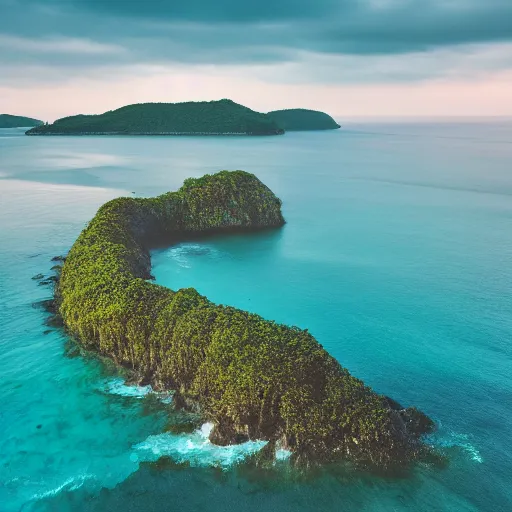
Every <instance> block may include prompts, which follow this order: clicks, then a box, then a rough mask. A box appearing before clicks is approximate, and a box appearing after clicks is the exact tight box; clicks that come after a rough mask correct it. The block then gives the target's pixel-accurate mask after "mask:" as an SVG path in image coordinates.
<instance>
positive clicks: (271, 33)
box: [0, 0, 512, 121]
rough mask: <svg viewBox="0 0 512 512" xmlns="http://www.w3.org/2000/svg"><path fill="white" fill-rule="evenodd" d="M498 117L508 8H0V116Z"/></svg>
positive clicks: (6, 4)
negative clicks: (219, 103) (282, 113)
mask: <svg viewBox="0 0 512 512" xmlns="http://www.w3.org/2000/svg"><path fill="white" fill-rule="evenodd" d="M220 98H231V99H233V100H235V101H237V102H240V103H243V104H245V105H247V106H249V107H251V108H253V109H255V110H260V111H268V110H272V109H276V108H290V107H296V106H301V107H306V108H316V109H320V110H325V111H327V112H329V113H331V114H333V115H335V116H336V117H337V118H339V119H343V118H344V117H346V118H348V117H355V116H370V117H378V116H385V117H389V116H496V115H505V116H511V115H512V0H258V1H252V0H245V1H244V0H215V1H214V0H184V1H177V0H0V112H5V113H14V114H21V115H29V116H33V117H38V118H41V119H44V120H48V121H53V120H54V119H56V118H58V117H62V116H65V115H70V114H74V113H100V112H103V111H105V110H110V109H114V108H117V107H120V106H122V105H125V104H129V103H138V102H146V101H169V102H174V101H185V100H211V99H220Z"/></svg>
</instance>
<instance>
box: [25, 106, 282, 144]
mask: <svg viewBox="0 0 512 512" xmlns="http://www.w3.org/2000/svg"><path fill="white" fill-rule="evenodd" d="M26 133H27V135H279V134H282V133H284V130H283V129H282V128H281V127H280V126H279V125H278V124H277V123H276V122H275V121H274V120H272V119H271V118H270V117H268V116H266V115H265V114H260V113H259V112H255V111H254V110H251V109H250V108H247V107H244V106H243V105H239V104H238V103H235V102H234V101H231V100H227V99H224V100H219V101H200V102H193V101H191V102H185V103H139V104H135V105H128V106H126V107H122V108H119V109H117V110H110V111H109V112H105V113H104V114H99V115H76V116H71V117H64V118H62V119H59V120H57V121H55V122H54V123H53V124H49V125H43V126H38V127H36V128H32V129H31V130H28V131H27V132H26Z"/></svg>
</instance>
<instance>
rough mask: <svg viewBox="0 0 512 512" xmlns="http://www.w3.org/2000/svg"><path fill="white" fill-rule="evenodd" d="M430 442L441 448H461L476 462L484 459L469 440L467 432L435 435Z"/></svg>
mask: <svg viewBox="0 0 512 512" xmlns="http://www.w3.org/2000/svg"><path fill="white" fill-rule="evenodd" d="M431 441H432V444H434V445H436V446H440V447H442V448H454V447H455V448H461V449H462V450H464V451H465V452H466V453H467V454H468V455H469V456H470V458H471V460H473V461H474V462H477V463H479V464H480V463H482V462H483V461H484V459H483V457H482V455H481V454H480V451H479V450H478V448H476V447H475V446H474V445H473V444H472V443H471V441H470V436H468V435H467V434H458V433H456V432H449V433H447V434H444V435H442V436H436V437H435V438H432V439H431Z"/></svg>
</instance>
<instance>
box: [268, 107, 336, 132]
mask: <svg viewBox="0 0 512 512" xmlns="http://www.w3.org/2000/svg"><path fill="white" fill-rule="evenodd" d="M267 115H268V116H269V117H270V118H271V119H273V120H274V121H275V122H276V123H277V124H278V125H279V126H280V127H281V128H283V129H284V130H285V131H287V132H289V131H308V130H336V129H337V128H340V125H339V124H338V123H337V122H336V121H335V120H334V119H333V118H332V117H331V116H330V115H328V114H326V113H325V112H318V111H317V110H307V109H305V108H291V109H288V110H274V111H273V112H269V113H268V114H267Z"/></svg>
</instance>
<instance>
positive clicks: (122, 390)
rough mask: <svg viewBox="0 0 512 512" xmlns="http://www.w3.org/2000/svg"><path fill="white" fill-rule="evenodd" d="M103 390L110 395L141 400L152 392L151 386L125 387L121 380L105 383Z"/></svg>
mask: <svg viewBox="0 0 512 512" xmlns="http://www.w3.org/2000/svg"><path fill="white" fill-rule="evenodd" d="M105 390H106V391H107V393H110V394H112V395H121V396H131V397H134V398H143V397H145V396H146V395H148V394H149V393H151V392H152V391H153V389H152V388H151V386H127V385H126V383H125V381H124V380H123V379H112V380H109V381H107V382H106V383H105Z"/></svg>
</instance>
